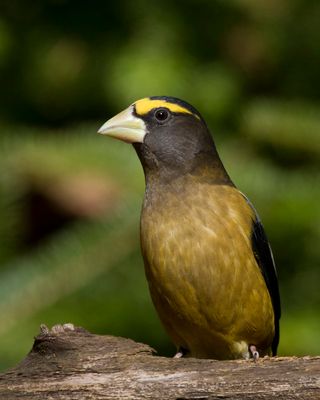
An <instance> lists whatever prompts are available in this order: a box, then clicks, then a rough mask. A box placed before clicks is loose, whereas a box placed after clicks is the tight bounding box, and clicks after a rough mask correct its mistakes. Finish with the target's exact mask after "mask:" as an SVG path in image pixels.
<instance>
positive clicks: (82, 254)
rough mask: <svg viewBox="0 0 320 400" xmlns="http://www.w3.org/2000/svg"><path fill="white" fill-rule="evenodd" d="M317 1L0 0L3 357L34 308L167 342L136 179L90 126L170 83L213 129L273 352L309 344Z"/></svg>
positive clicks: (313, 338)
mask: <svg viewBox="0 0 320 400" xmlns="http://www.w3.org/2000/svg"><path fill="white" fill-rule="evenodd" d="M319 20H320V3H319V1H316V0H313V1H312V0H311V1H310V0H309V1H302V0H291V1H289V0H260V1H254V0H230V1H222V0H220V1H219V0H216V1H211V0H198V1H196V0H184V1H179V0H178V1H168V0H162V1H161V2H152V1H147V0H136V1H130V0H127V1H121V2H105V1H102V0H101V1H97V0H93V1H91V2H89V1H81V0H80V1H79V0H78V1H75V0H55V1H54V0H51V1H48V0H47V1H40V0H35V1H33V2H23V1H19V0H2V1H1V3H0V85H1V86H0V87H1V96H0V129H1V134H0V221H1V222H0V235H1V246H0V261H1V267H0V316H1V317H0V368H1V369H5V368H7V367H9V366H12V365H14V364H15V363H16V362H18V360H20V359H21V358H22V357H23V356H24V355H25V354H26V353H27V351H28V350H29V349H30V347H31V345H32V338H33V336H34V335H36V334H37V332H38V330H39V325H40V323H46V324H48V325H50V326H51V325H52V324H55V323H61V322H73V323H75V324H76V325H80V326H83V327H85V328H87V329H88V330H90V331H92V332H95V333H102V334H113V335H121V336H125V337H130V338H133V339H136V340H139V341H142V342H145V343H148V344H150V345H152V346H153V347H155V348H156V349H157V350H158V352H159V354H163V355H170V354H172V353H173V351H174V349H173V346H172V345H171V344H170V341H169V339H168V338H167V336H166V334H165V333H164V331H163V329H162V327H161V325H160V323H159V321H158V318H157V316H156V313H155V311H154V309H153V306H152V304H151V301H150V298H149V294H148V290H147V285H146V281H145V277H144V271H143V263H142V259H141V256H140V251H139V214H140V207H141V200H142V196H143V191H144V179H143V174H142V170H141V167H140V164H139V162H138V159H137V157H136V155H135V153H134V151H133V149H132V148H131V146H128V145H125V144H124V143H120V142H116V141H113V140H108V139H106V138H103V137H99V135H97V134H96V131H97V129H98V128H99V127H100V125H101V124H102V123H103V122H105V120H107V119H108V118H109V117H111V116H113V115H114V114H115V113H116V112H119V111H121V110H122V109H123V108H125V107H126V106H127V105H128V104H130V103H132V102H133V101H134V100H136V99H138V98H141V97H145V96H150V95H171V96H176V97H180V98H182V99H184V100H187V101H188V102H190V103H191V104H193V105H194V106H195V107H196V108H197V109H198V110H199V111H200V112H201V113H202V114H203V116H204V118H205V119H206V121H207V123H208V124H209V126H210V127H211V130H212V132H213V134H214V138H215V141H216V144H217V147H218V149H219V151H220V153H221V156H222V158H223V160H224V163H225V165H226V167H227V169H228V171H229V173H230V175H231V176H232V177H233V180H234V181H235V182H236V184H237V185H238V187H239V188H241V190H242V191H243V192H245V193H246V194H247V195H248V196H249V197H250V199H251V200H252V201H253V203H254V204H255V206H256V208H257V209H258V211H259V213H260V216H261V218H262V220H263V222H264V225H265V228H266V230H267V232H268V236H269V239H270V241H271V243H272V247H273V250H274V254H275V259H276V263H277V266H278V273H279V279H280V287H281V294H282V309H283V315H282V319H281V341H280V348H279V354H281V355H291V354H296V355H303V354H319V353H320V341H319V332H320V318H319V306H320V290H319V287H320V285H319V281H320V272H319V261H320V203H319V194H320V185H319V182H320V179H319V178H320V176H319V175H320V174H319V154H320V113H319V112H320V103H319V96H320V74H319V71H320V34H319Z"/></svg>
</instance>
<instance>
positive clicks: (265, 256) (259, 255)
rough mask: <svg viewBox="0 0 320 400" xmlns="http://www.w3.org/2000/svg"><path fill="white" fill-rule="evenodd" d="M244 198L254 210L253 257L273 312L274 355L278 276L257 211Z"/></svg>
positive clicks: (277, 309) (274, 346) (276, 338)
mask: <svg viewBox="0 0 320 400" xmlns="http://www.w3.org/2000/svg"><path fill="white" fill-rule="evenodd" d="M242 195H243V196H244V198H245V199H246V201H247V203H248V204H249V206H250V207H251V208H252V210H253V211H254V215H255V219H254V220H253V226H252V237H251V242H252V249H253V253H254V256H255V259H256V261H257V263H258V265H259V268H260V270H261V273H262V275H263V277H264V280H265V282H266V285H267V288H268V291H269V294H270V297H271V301H272V306H273V312H274V324H275V335H274V339H273V342H272V353H273V355H276V353H277V347H278V343H279V319H280V315H281V306H280V293H279V286H278V277H277V270H276V266H275V263H274V259H273V255H272V250H271V247H270V244H269V241H268V238H267V236H266V233H265V231H264V228H263V225H262V223H261V220H260V218H259V215H258V213H257V212H256V210H255V208H254V207H253V205H252V204H251V202H250V200H249V199H248V198H247V197H246V196H245V195H244V194H243V193H242Z"/></svg>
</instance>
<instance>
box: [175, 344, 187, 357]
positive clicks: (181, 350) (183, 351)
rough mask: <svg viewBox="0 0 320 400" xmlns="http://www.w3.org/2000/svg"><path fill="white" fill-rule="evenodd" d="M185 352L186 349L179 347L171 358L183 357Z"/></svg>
mask: <svg viewBox="0 0 320 400" xmlns="http://www.w3.org/2000/svg"><path fill="white" fill-rule="evenodd" d="M187 353H188V350H187V349H184V348H183V347H179V349H178V351H177V353H176V354H175V355H174V356H173V358H181V357H184V356H185V355H186V354H187Z"/></svg>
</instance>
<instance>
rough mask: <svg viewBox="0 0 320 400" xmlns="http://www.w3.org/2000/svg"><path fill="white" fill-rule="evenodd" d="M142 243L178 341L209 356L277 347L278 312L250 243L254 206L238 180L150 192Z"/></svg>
mask: <svg viewBox="0 0 320 400" xmlns="http://www.w3.org/2000/svg"><path fill="white" fill-rule="evenodd" d="M148 196H149V198H146V201H145V206H144V208H143V212H142V216H141V245H142V252H143V257H144V261H145V269H146V275H147V278H148V282H149V287H150V292H151V296H152V299H153V302H154V304H155V307H156V309H157V311H158V313H159V316H160V319H161V321H162V322H163V324H164V326H165V328H166V329H167V332H168V334H169V335H170V336H171V338H172V340H173V341H174V343H175V344H176V346H177V347H180V346H182V347H184V348H186V349H188V350H189V351H190V353H191V355H192V356H196V357H205V358H217V359H225V358H239V357H246V356H247V351H248V345H249V344H254V345H256V346H257V348H258V349H259V350H260V353H261V355H265V354H269V353H270V346H271V342H272V339H273V336H274V316H273V309H272V303H271V299H270V295H269V293H268V290H267V287H266V284H265V281H264V279H263V276H262V274H261V272H260V269H259V267H258V265H257V263H256V260H255V258H254V254H253V252H252V247H251V229H252V220H253V218H254V215H253V211H252V210H251V208H250V207H249V205H248V204H247V203H246V201H245V200H244V198H243V196H242V195H241V193H240V192H238V191H237V190H236V189H235V188H234V187H231V186H223V185H212V184H208V183H203V182H201V183H199V182H190V185H189V186H188V185H184V186H181V187H179V186H177V184H176V186H175V187H171V189H170V190H169V189H168V188H167V189H166V190H163V191H162V192H159V193H157V194H156V196H151V197H150V195H148Z"/></svg>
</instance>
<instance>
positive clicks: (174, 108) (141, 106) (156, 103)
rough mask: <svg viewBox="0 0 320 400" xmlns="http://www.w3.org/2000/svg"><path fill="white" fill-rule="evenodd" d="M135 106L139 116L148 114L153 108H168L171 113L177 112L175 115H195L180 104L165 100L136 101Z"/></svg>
mask: <svg viewBox="0 0 320 400" xmlns="http://www.w3.org/2000/svg"><path fill="white" fill-rule="evenodd" d="M134 105H135V107H136V113H137V114H138V115H145V114H148V112H149V111H150V110H152V109H153V108H159V107H166V108H167V109H168V110H170V111H171V112H175V113H185V114H192V115H195V114H193V113H192V112H191V111H190V110H188V109H187V108H184V107H182V106H179V104H175V103H169V102H167V101H164V100H152V99H149V98H145V99H141V100H138V101H136V102H135V103H134ZM195 116H196V117H197V118H199V117H198V116H197V115H195Z"/></svg>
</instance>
